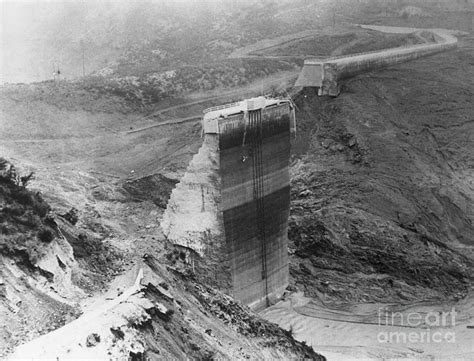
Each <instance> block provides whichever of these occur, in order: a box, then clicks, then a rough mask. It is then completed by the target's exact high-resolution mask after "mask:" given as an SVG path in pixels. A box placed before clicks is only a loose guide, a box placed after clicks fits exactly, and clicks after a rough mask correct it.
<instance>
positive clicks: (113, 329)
mask: <svg viewBox="0 0 474 361" xmlns="http://www.w3.org/2000/svg"><path fill="white" fill-rule="evenodd" d="M110 332H112V335H114V336H115V337H116V338H118V339H120V340H122V339H123V338H124V336H125V333H124V332H123V331H122V330H121V329H120V327H111V328H110Z"/></svg>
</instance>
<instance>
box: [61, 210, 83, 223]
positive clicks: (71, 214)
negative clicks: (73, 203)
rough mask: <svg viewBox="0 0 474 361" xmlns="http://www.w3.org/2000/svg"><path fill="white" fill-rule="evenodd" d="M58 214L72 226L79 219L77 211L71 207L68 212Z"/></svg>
mask: <svg viewBox="0 0 474 361" xmlns="http://www.w3.org/2000/svg"><path fill="white" fill-rule="evenodd" d="M60 216H61V217H62V218H64V219H65V220H66V221H68V222H69V223H71V224H72V225H73V226H74V225H75V224H76V223H77V221H78V220H79V211H78V210H77V209H76V208H74V207H72V208H71V209H70V210H69V211H68V212H66V213H64V214H60Z"/></svg>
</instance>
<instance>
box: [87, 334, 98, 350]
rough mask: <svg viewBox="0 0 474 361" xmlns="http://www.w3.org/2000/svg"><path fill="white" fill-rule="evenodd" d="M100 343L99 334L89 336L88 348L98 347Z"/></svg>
mask: <svg viewBox="0 0 474 361" xmlns="http://www.w3.org/2000/svg"><path fill="white" fill-rule="evenodd" d="M99 342H100V336H99V335H98V334H97V333H91V334H90V335H89V336H87V339H86V346H87V347H93V346H95V345H97V344H98V343H99Z"/></svg>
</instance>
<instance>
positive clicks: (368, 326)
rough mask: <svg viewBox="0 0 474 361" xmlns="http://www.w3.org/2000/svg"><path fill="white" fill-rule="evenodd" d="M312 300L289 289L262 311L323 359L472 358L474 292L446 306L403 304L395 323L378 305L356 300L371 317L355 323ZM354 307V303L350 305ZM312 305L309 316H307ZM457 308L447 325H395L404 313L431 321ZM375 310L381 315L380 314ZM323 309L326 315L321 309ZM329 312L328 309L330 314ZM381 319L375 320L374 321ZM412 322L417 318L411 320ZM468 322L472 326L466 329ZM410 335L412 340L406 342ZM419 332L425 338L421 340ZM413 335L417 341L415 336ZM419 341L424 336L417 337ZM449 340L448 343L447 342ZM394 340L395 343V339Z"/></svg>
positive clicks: (463, 360) (444, 360)
mask: <svg viewBox="0 0 474 361" xmlns="http://www.w3.org/2000/svg"><path fill="white" fill-rule="evenodd" d="M311 302H312V300H311V299H309V298H305V297H304V296H303V295H302V294H294V295H293V296H292V297H291V298H290V299H289V300H287V301H283V302H280V303H278V304H277V305H275V306H272V307H270V308H269V309H267V310H265V311H263V312H262V313H261V314H262V316H263V317H264V318H266V319H267V320H269V321H271V322H276V323H277V324H278V325H280V326H281V327H283V328H285V329H287V330H291V331H292V332H293V334H294V336H295V337H296V339H298V340H301V341H305V342H307V343H308V344H310V345H311V346H312V347H313V348H314V349H315V350H316V351H317V352H319V353H321V354H322V355H324V356H326V358H327V359H328V361H346V360H347V361H349V360H350V361H352V360H382V359H383V360H385V359H402V360H413V361H415V360H420V361H421V360H439V361H447V360H459V361H468V360H472V359H473V358H474V344H473V343H472V339H473V337H474V329H473V328H472V327H473V326H474V297H473V296H472V294H471V296H469V297H468V298H466V299H465V300H462V301H461V302H458V303H455V304H446V305H417V304H415V305H405V306H404V309H403V311H400V314H402V315H403V316H399V315H398V314H397V315H396V316H395V318H394V320H395V321H396V323H395V325H393V326H392V324H391V317H392V316H389V321H388V325H386V324H385V323H386V322H385V313H384V312H385V311H384V307H386V306H387V305H383V304H379V305H377V304H359V305H357V306H358V307H357V313H358V314H366V315H367V314H373V320H372V321H373V322H364V321H360V322H354V320H353V315H354V314H356V313H354V312H351V313H349V312H342V311H338V310H330V309H328V308H326V307H321V306H320V307H316V306H314V304H313V305H311ZM352 307H354V305H352ZM311 309H312V310H313V315H314V316H313V317H312V316H308V314H311V312H310V310H311ZM453 309H454V310H455V311H456V314H455V321H454V325H453V324H452V319H451V318H450V317H451V314H450V315H449V317H446V324H445V325H443V322H440V326H439V327H428V328H427V326H426V324H423V326H421V327H400V326H399V325H400V322H399V321H400V319H401V317H403V321H405V325H407V324H408V323H407V317H408V315H409V314H412V316H411V317H412V321H413V320H415V317H418V316H415V315H420V317H421V318H422V319H423V320H425V318H426V315H427V314H428V313H430V316H429V317H428V320H429V322H431V321H433V324H434V323H435V322H436V319H437V318H436V317H437V316H439V317H440V320H442V318H441V316H440V315H442V312H451V311H452V310H453ZM379 312H380V315H381V316H379ZM324 313H325V316H322V314H324ZM329 313H332V315H330V314H329ZM379 323H380V324H379ZM411 324H413V325H417V324H418V322H417V321H416V322H411ZM468 326H470V327H471V328H468ZM410 337H411V340H412V342H410ZM422 337H423V338H424V339H422ZM413 340H417V341H414V342H413ZM422 340H423V341H422ZM451 340H452V342H451ZM398 341H399V342H398Z"/></svg>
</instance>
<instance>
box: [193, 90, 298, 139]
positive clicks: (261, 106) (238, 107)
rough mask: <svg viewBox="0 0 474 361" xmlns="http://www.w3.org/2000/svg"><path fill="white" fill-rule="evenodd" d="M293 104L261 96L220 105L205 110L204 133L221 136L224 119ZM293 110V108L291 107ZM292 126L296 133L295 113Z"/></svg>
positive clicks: (284, 100) (288, 100) (289, 101)
mask: <svg viewBox="0 0 474 361" xmlns="http://www.w3.org/2000/svg"><path fill="white" fill-rule="evenodd" d="M289 103H291V100H290V99H286V98H285V99H277V98H268V97H265V96H259V97H254V98H249V99H244V100H241V101H239V102H234V103H229V104H224V105H219V106H215V107H211V108H207V109H204V111H203V113H204V116H203V119H202V128H203V132H204V133H206V134H219V133H222V132H224V129H223V128H222V127H219V124H220V123H221V124H222V123H223V121H222V119H227V118H229V117H232V116H235V115H239V114H246V113H248V112H250V111H257V110H265V109H266V108H271V107H275V106H278V105H280V104H289ZM290 105H291V104H290ZM291 108H292V110H294V109H293V106H292V105H291ZM291 115H292V116H291V126H292V129H291V130H292V131H294V129H293V128H294V126H295V124H294V123H295V116H294V112H293V113H292V114H291Z"/></svg>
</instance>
